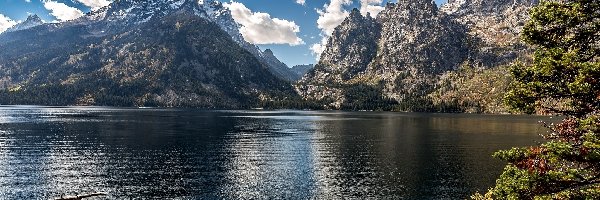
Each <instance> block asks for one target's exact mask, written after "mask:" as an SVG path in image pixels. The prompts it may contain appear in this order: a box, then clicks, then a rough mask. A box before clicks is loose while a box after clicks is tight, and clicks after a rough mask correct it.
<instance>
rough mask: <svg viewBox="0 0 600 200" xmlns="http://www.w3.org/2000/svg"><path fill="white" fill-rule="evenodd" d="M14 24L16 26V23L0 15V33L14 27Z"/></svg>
mask: <svg viewBox="0 0 600 200" xmlns="http://www.w3.org/2000/svg"><path fill="white" fill-rule="evenodd" d="M15 24H17V22H15V21H14V20H12V19H10V18H8V17H7V16H4V15H2V14H0V33H2V32H4V31H6V29H8V28H10V27H12V26H14V25H15Z"/></svg>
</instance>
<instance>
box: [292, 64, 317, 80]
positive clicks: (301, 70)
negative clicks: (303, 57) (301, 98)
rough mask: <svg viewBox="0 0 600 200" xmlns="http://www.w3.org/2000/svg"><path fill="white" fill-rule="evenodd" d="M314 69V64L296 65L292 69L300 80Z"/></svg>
mask: <svg viewBox="0 0 600 200" xmlns="http://www.w3.org/2000/svg"><path fill="white" fill-rule="evenodd" d="M314 67H315V65H313V64H309V65H296V66H293V67H292V72H294V73H295V74H296V76H297V77H298V79H301V78H302V76H304V75H305V74H306V73H308V71H310V70H311V69H312V68H314Z"/></svg>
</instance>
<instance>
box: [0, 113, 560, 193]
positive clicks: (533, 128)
mask: <svg viewBox="0 0 600 200" xmlns="http://www.w3.org/2000/svg"><path fill="white" fill-rule="evenodd" d="M548 119H549V117H531V116H485V115H466V114H406V113H362V112H312V111H201V110H168V109H115V108H89V107H69V108H50V107H23V106H20V107H0V199H51V198H56V197H59V196H61V195H62V194H67V195H73V194H84V193H91V192H96V191H101V192H106V193H108V194H109V195H108V196H107V197H105V198H99V199H129V198H141V199H223V198H224V199H267V198H268V199H272V198H285V199H340V198H359V199H400V198H404V199H464V198H467V197H468V196H469V195H471V194H472V193H473V192H475V191H482V190H486V189H487V188H488V187H490V186H492V185H493V184H494V180H495V178H496V177H497V176H498V175H499V173H500V172H501V170H502V168H503V166H504V163H503V162H501V161H499V160H496V159H494V158H491V157H490V155H491V154H492V153H493V152H494V151H496V150H498V149H506V148H509V147H511V146H524V145H533V144H537V142H539V141H540V140H541V139H540V138H539V136H538V134H540V133H544V132H545V129H544V128H542V127H540V126H539V124H538V123H537V122H538V121H539V120H548Z"/></svg>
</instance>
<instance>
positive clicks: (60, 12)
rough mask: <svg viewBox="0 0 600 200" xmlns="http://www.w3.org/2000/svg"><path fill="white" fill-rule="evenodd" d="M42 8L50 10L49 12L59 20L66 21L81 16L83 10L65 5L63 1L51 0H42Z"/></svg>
mask: <svg viewBox="0 0 600 200" xmlns="http://www.w3.org/2000/svg"><path fill="white" fill-rule="evenodd" d="M42 3H44V8H46V9H47V10H49V11H50V14H51V15H52V16H54V17H56V19H58V20H59V21H68V20H73V19H77V18H79V17H81V16H83V12H81V10H79V9H77V8H73V7H70V6H67V5H66V4H64V3H58V2H56V1H52V0H42Z"/></svg>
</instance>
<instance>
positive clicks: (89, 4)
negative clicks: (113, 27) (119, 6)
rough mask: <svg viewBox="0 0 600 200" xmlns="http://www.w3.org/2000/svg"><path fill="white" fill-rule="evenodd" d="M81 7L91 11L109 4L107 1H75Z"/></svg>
mask: <svg viewBox="0 0 600 200" xmlns="http://www.w3.org/2000/svg"><path fill="white" fill-rule="evenodd" d="M76 1H77V2H79V3H82V4H83V5H85V6H87V7H90V8H91V9H92V10H98V9H99V8H102V7H104V6H108V4H110V1H109V0H76Z"/></svg>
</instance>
